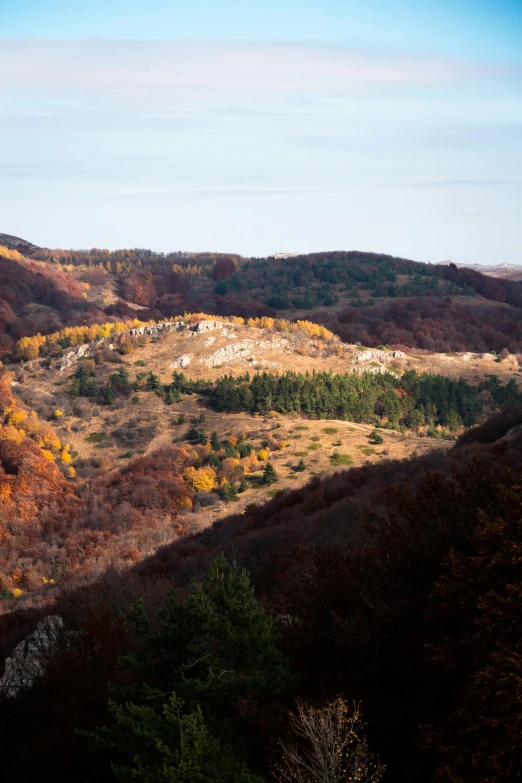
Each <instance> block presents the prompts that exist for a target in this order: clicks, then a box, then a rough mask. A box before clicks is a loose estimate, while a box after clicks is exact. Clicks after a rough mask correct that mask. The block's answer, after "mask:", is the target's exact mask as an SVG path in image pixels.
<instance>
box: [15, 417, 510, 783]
mask: <svg viewBox="0 0 522 783" xmlns="http://www.w3.org/2000/svg"><path fill="white" fill-rule="evenodd" d="M521 417H522V410H521V409H520V408H515V409H511V410H506V411H504V412H503V413H502V414H496V415H495V416H493V417H492V418H491V419H489V420H488V421H487V422H485V423H484V424H482V425H480V426H479V427H477V428H475V429H471V430H469V431H468V432H467V433H466V435H465V436H464V437H463V438H462V439H461V440H459V441H458V442H457V444H456V445H455V447H454V448H453V450H452V451H451V452H450V453H449V454H446V455H444V454H442V453H437V452H432V453H431V454H429V455H427V456H425V457H415V458H413V459H411V460H410V461H407V462H400V463H387V464H380V465H378V466H371V465H366V466H363V467H361V468H357V469H353V470H350V471H344V472H341V473H338V474H335V475H334V476H331V477H329V478H326V479H323V480H321V479H319V478H315V479H313V480H312V481H311V482H310V483H309V484H308V485H306V486H304V487H302V488H300V489H298V490H295V491H293V492H286V493H283V494H280V495H277V496H276V497H274V498H273V500H271V501H270V503H268V504H267V505H264V506H262V507H257V506H251V507H250V508H249V509H248V511H247V513H246V514H245V515H242V516H239V517H234V516H232V517H230V518H227V519H224V520H221V521H220V522H218V523H216V524H215V525H214V526H213V527H211V528H209V529H207V530H205V531H204V532H202V533H200V534H199V535H197V536H195V537H190V538H184V539H182V540H180V541H179V542H177V543H174V544H172V545H170V546H168V547H165V548H163V549H160V550H159V551H158V553H157V554H156V555H154V556H153V557H151V558H150V559H148V560H146V561H144V562H142V563H140V564H138V565H137V566H136V567H135V568H134V570H133V571H131V572H130V573H129V572H126V573H125V574H120V573H118V571H117V570H112V571H111V570H109V571H108V572H107V573H106V574H105V576H103V577H102V578H101V579H100V581H98V582H97V583H95V584H92V585H86V586H84V587H76V588H74V589H72V590H71V591H69V592H66V593H63V594H62V595H61V596H60V598H59V599H58V601H57V602H56V603H55V604H54V605H53V606H52V608H50V607H49V608H45V607H40V608H38V609H36V608H35V609H28V610H25V611H22V612H19V613H18V616H16V615H7V616H3V617H2V618H0V625H1V627H2V634H1V639H2V642H1V644H2V649H3V650H5V651H9V650H10V649H11V648H12V646H13V643H15V642H16V641H17V640H19V639H21V638H23V637H24V635H27V633H28V632H29V631H30V630H31V629H34V627H35V625H36V623H37V622H38V621H39V620H41V619H42V618H43V617H44V616H45V615H46V614H48V613H49V612H52V613H53V614H58V615H60V616H61V617H62V618H63V622H64V625H63V628H61V630H60V629H59V630H57V631H56V639H55V643H54V647H53V654H52V656H50V657H49V658H48V659H47V663H46V666H45V674H44V675H43V676H41V677H40V678H39V679H38V681H37V683H36V685H35V687H33V688H32V689H31V690H25V689H24V688H21V689H19V690H18V691H17V693H16V695H11V696H6V695H5V694H4V695H1V696H0V726H1V732H0V737H1V739H0V763H1V764H2V770H3V774H4V779H5V780H6V781H14V780H27V781H33V780H34V781H36V780H37V779H38V780H42V779H52V780H55V781H64V782H65V781H71V780H74V781H85V782H87V781H91V780H96V781H111V780H129V779H131V778H132V779H137V780H143V781H145V780H161V779H165V780H167V779H168V780H190V781H192V780H194V781H196V780H198V781H199V780H201V781H207V780H208V781H212V780H215V774H216V772H215V770H219V776H220V778H219V779H220V780H224V781H248V782H249V783H250V782H251V781H256V783H257V781H263V780H265V781H268V780H283V779H284V778H283V777H282V774H283V773H285V772H287V771H288V766H287V763H288V761H287V759H286V757H285V754H284V752H283V749H284V747H286V748H288V747H292V746H293V743H295V742H296V734H295V730H296V723H295V715H296V712H297V706H296V701H295V700H296V697H299V698H300V699H301V700H302V702H301V704H302V705H304V708H305V713H304V714H305V715H306V714H310V712H308V713H307V712H306V710H308V711H310V710H314V709H315V710H319V711H321V710H322V711H325V710H326V711H327V715H328V716H330V717H331V716H332V715H336V716H338V717H337V718H336V720H339V721H342V720H343V715H344V716H345V717H344V720H346V715H348V716H352V717H353V720H354V721H355V723H354V724H353V723H352V724H350V725H355V728H356V732H357V734H356V736H357V740H358V742H359V745H358V747H359V749H360V756H359V757H358V758H359V760H360V763H361V767H360V768H359V772H360V774H361V775H366V777H364V776H363V777H361V778H360V779H361V780H380V779H382V780H383V781H397V783H398V782H399V781H401V783H408V782H409V781H412V783H413V782H414V781H415V783H418V781H420V780H422V781H433V782H434V783H439V781H441V782H442V781H444V782H446V781H447V783H450V781H455V780H462V781H467V782H469V783H479V782H482V781H484V780H488V781H491V783H504V782H505V781H508V783H511V781H513V783H514V782H515V781H516V780H518V779H519V771H520V764H521V758H520V748H521V743H520V730H521V726H522V711H521V707H520V699H519V673H520V656H519V650H518V648H519V639H520V631H521V628H520V622H521V621H520V618H521V616H522V612H521V610H522V606H521V604H520V591H519V590H518V589H516V588H515V587H514V586H516V585H518V584H519V582H520V574H519V570H520V562H519V561H520V557H519V552H520V546H521V543H522V542H521V538H520V535H521V534H520V525H519V518H518V517H519V507H520V502H521V500H522V498H521V486H520V481H519V479H518V473H519V469H520V464H521V460H522V440H521V434H520V432H518V433H514V434H510V432H511V430H512V428H513V426H514V425H516V424H518V423H519V422H520V419H521ZM156 486H159V484H158V483H156ZM221 552H223V553H224V555H223V554H220V553H221ZM243 569H246V570H243ZM93 607H96V609H95V610H94V609H93ZM289 618H291V622H289V621H288V619H289ZM4 654H5V652H4ZM109 683H110V685H109ZM339 698H341V703H339V701H338V699H339ZM343 699H344V702H343V701H342V700H343ZM336 700H337V701H336ZM343 703H344V708H343V706H342V705H343ZM354 703H355V705H356V707H354ZM343 709H344V712H343ZM312 714H316V715H317V713H312ZM320 714H323V713H320ZM339 715H340V717H339ZM358 716H359V718H358ZM344 725H346V724H344ZM180 732H181V733H180ZM281 742H282V743H283V745H281ZM180 743H183V748H184V752H183V754H182V755H180V752H179V749H180V747H181V746H180ZM298 748H301V750H302V751H303V752H304V751H306V746H302V745H299V746H298ZM352 756H353V753H352ZM285 759H286V760H285ZM35 760H38V769H35V766H36V765H35ZM363 762H364V763H363ZM185 764H186V765H188V766H185ZM166 770H168V774H169V775H170V777H163V778H162V775H165V774H167V772H166ZM281 770H282V772H281ZM190 775H192V777H190ZM212 775H214V777H212ZM278 775H279V777H278ZM371 775H373V777H371ZM198 776H199V777H198ZM339 779H341V778H339Z"/></svg>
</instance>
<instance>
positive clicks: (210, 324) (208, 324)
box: [192, 321, 223, 334]
mask: <svg viewBox="0 0 522 783" xmlns="http://www.w3.org/2000/svg"><path fill="white" fill-rule="evenodd" d="M192 328H193V331H194V332H196V334H205V333H206V332H213V331H215V330H216V329H222V328H223V322H222V321H200V322H199V323H197V324H196V325H195V326H193V327H192Z"/></svg>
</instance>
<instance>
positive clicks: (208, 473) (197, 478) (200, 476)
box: [183, 466, 216, 492]
mask: <svg viewBox="0 0 522 783" xmlns="http://www.w3.org/2000/svg"><path fill="white" fill-rule="evenodd" d="M183 478H184V479H185V481H186V482H187V484H188V485H189V486H190V487H192V489H193V490H194V491H195V492H204V491H207V492H209V491H210V490H212V489H214V486H215V483H216V473H215V471H214V470H213V469H212V468H209V467H207V468H194V467H192V466H191V467H188V468H185V470H184V471H183Z"/></svg>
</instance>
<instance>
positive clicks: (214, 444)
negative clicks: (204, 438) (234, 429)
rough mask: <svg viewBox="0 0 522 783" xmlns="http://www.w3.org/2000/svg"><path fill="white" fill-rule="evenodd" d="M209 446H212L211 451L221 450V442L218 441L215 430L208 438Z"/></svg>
mask: <svg viewBox="0 0 522 783" xmlns="http://www.w3.org/2000/svg"><path fill="white" fill-rule="evenodd" d="M210 445H211V446H212V451H219V450H220V448H221V441H220V440H219V438H218V434H217V432H216V431H215V430H214V431H213V433H212V435H211V436H210Z"/></svg>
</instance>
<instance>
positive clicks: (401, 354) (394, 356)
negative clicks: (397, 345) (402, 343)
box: [391, 351, 408, 359]
mask: <svg viewBox="0 0 522 783" xmlns="http://www.w3.org/2000/svg"><path fill="white" fill-rule="evenodd" d="M391 357H392V359H407V358H408V354H407V353H404V351H392V352H391Z"/></svg>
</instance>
